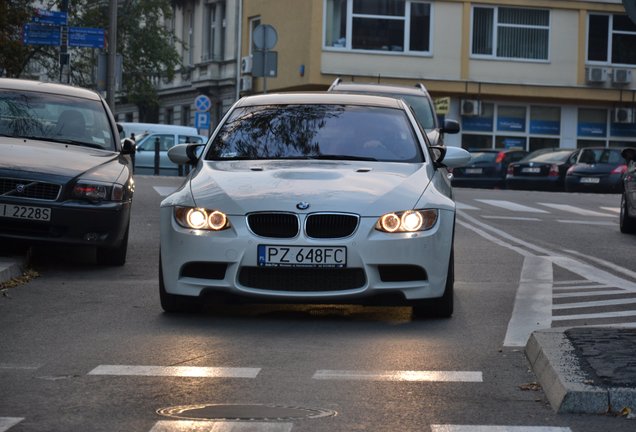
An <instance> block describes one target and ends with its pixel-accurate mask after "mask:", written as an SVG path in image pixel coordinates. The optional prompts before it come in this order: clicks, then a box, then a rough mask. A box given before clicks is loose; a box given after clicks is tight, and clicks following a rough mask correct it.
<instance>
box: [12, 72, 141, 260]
mask: <svg viewBox="0 0 636 432" xmlns="http://www.w3.org/2000/svg"><path fill="white" fill-rule="evenodd" d="M133 151H134V146H133V144H132V141H131V140H129V139H126V140H124V141H123V143H122V142H120V140H119V134H118V128H117V125H116V124H115V121H114V119H113V116H112V114H111V112H110V110H109V108H108V106H107V105H106V103H105V101H104V100H103V98H102V97H101V96H100V95H99V94H97V93H95V92H93V91H89V90H84V89H80V88H76V87H71V86H64V85H59V84H48V83H41V82H37V81H26V80H16V79H0V241H2V239H5V241H6V240H8V239H10V240H14V241H18V242H20V243H24V244H28V245H31V244H36V243H49V244H50V243H57V244H67V245H90V246H95V247H97V261H98V263H100V264H106V265H123V264H124V263H125V262H126V251H127V247H128V227H129V221H130V208H131V204H132V197H133V191H134V182H133V178H132V166H131V158H130V155H131V154H132V152H133Z"/></svg>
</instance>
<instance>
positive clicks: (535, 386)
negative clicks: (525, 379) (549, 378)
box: [519, 382, 541, 391]
mask: <svg viewBox="0 0 636 432" xmlns="http://www.w3.org/2000/svg"><path fill="white" fill-rule="evenodd" d="M519 388H520V389H521V390H523V391H539V390H541V384H539V383H536V382H530V383H525V384H521V385H519Z"/></svg>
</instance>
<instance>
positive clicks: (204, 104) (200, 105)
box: [194, 95, 212, 129]
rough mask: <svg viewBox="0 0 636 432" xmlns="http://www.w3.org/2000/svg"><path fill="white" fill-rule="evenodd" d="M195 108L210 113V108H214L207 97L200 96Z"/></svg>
mask: <svg viewBox="0 0 636 432" xmlns="http://www.w3.org/2000/svg"><path fill="white" fill-rule="evenodd" d="M194 107H195V108H196V110H197V111H199V112H203V111H210V108H212V101H211V100H210V98H209V97H207V96H206V95H199V96H197V97H196V98H195V99H194ZM202 129H207V128H202Z"/></svg>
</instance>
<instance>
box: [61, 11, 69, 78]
mask: <svg viewBox="0 0 636 432" xmlns="http://www.w3.org/2000/svg"><path fill="white" fill-rule="evenodd" d="M60 10H61V11H62V12H65V13H66V12H68V0H62V4H61V5H60ZM60 33H61V38H60V39H61V43H60V82H61V83H63V84H69V83H70V82H71V55H70V54H69V53H68V25H63V26H61V27H60Z"/></svg>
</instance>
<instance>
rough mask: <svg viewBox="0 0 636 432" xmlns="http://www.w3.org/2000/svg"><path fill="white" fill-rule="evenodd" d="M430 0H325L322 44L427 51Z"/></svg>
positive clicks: (415, 51) (336, 46) (423, 52)
mask: <svg viewBox="0 0 636 432" xmlns="http://www.w3.org/2000/svg"><path fill="white" fill-rule="evenodd" d="M431 9H432V6H431V3H429V2H422V1H415V0H386V1H383V2H379V1H368V0H325V39H324V40H325V47H327V48H339V49H347V50H361V51H394V52H406V53H416V54H427V53H430V51H431Z"/></svg>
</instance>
